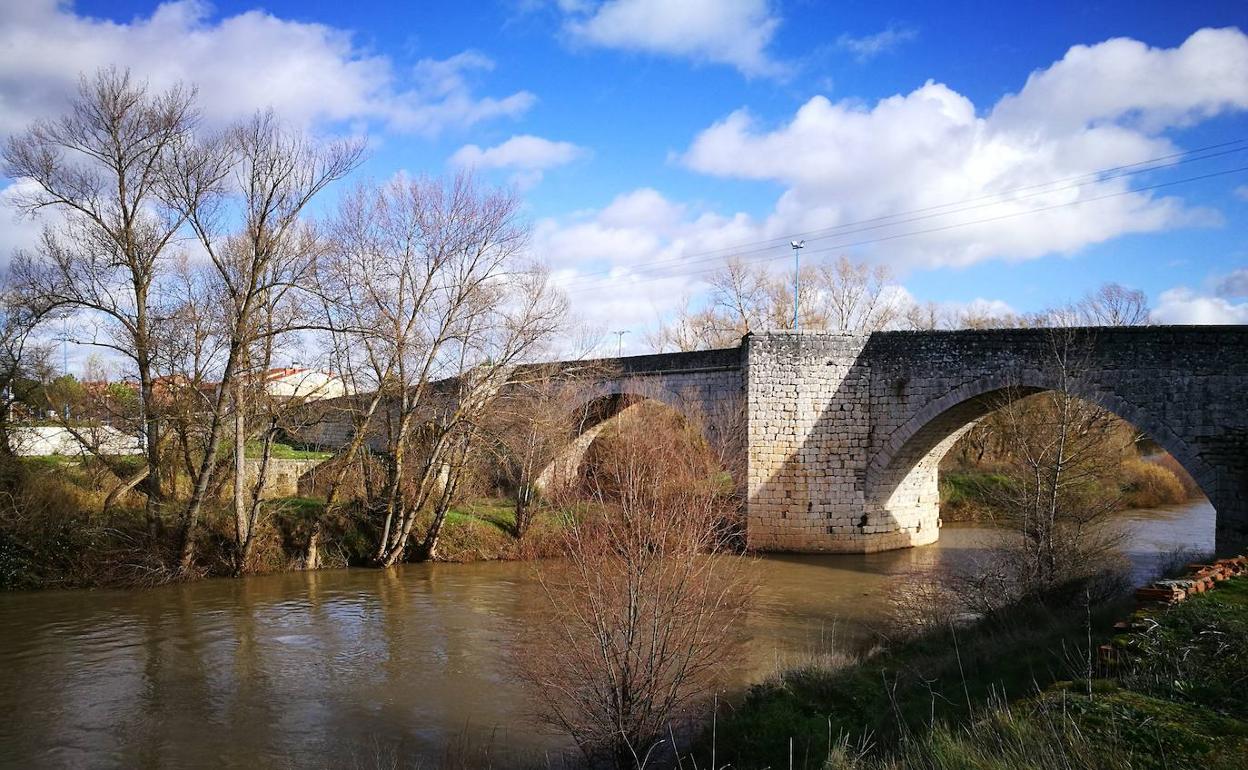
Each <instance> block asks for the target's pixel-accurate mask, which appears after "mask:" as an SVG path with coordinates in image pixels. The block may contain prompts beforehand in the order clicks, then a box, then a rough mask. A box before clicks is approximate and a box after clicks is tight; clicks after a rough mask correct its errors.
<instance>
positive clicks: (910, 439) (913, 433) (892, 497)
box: [865, 371, 1216, 544]
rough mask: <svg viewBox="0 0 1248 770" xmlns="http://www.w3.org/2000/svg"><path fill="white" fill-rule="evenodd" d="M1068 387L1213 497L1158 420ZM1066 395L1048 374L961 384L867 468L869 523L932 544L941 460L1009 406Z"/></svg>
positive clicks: (920, 413)
mask: <svg viewBox="0 0 1248 770" xmlns="http://www.w3.org/2000/svg"><path fill="white" fill-rule="evenodd" d="M1067 386H1068V391H1069V392H1070V393H1071V395H1074V396H1076V397H1078V398H1081V399H1083V400H1085V401H1088V402H1090V403H1093V404H1095V405H1097V406H1099V407H1101V408H1102V409H1105V410H1107V411H1109V412H1112V413H1114V414H1115V415H1117V416H1118V417H1121V418H1122V419H1123V420H1126V421H1127V422H1128V423H1130V424H1131V425H1133V426H1134V427H1136V428H1137V429H1139V430H1142V431H1144V432H1145V433H1147V434H1148V435H1149V436H1150V437H1152V439H1153V440H1154V441H1156V442H1157V444H1158V445H1159V446H1161V447H1162V448H1163V449H1165V450H1166V451H1167V452H1169V453H1170V454H1171V455H1172V456H1173V457H1174V458H1175V460H1177V461H1178V462H1179V464H1180V465H1182V466H1183V467H1184V469H1186V470H1187V472H1188V473H1190V474H1191V475H1192V478H1193V479H1195V481H1196V483H1197V484H1199V485H1200V486H1201V488H1202V489H1203V490H1205V492H1206V494H1211V493H1212V491H1213V490H1214V488H1215V483H1216V474H1215V472H1214V470H1213V469H1212V468H1211V467H1210V466H1209V465H1208V464H1207V463H1206V462H1205V461H1204V460H1203V459H1202V458H1201V457H1200V455H1199V454H1198V453H1197V452H1195V451H1194V450H1193V449H1192V447H1191V446H1190V445H1189V444H1188V443H1187V442H1186V441H1184V440H1183V439H1182V438H1180V437H1179V435H1178V434H1177V433H1176V432H1175V431H1174V430H1173V429H1172V428H1171V427H1170V426H1169V425H1167V424H1165V423H1164V422H1163V421H1162V420H1161V419H1160V418H1158V417H1156V416H1153V415H1150V414H1148V413H1147V412H1145V411H1144V410H1142V409H1140V408H1139V407H1137V406H1136V405H1135V404H1132V403H1131V402H1129V401H1127V400H1125V399H1123V398H1122V397H1121V396H1119V395H1118V394H1116V393H1114V392H1113V391H1112V390H1109V389H1106V388H1102V387H1097V386H1095V385H1091V384H1089V383H1088V382H1086V381H1076V382H1075V383H1074V384H1073V387H1071V386H1070V383H1068V384H1067ZM1061 387H1062V386H1061V383H1060V382H1059V381H1058V379H1057V378H1056V377H1055V376H1051V375H1047V374H1045V373H1043V372H1038V371H1026V372H1022V373H1018V372H1015V373H1010V374H997V375H992V376H988V377H983V378H980V379H977V380H973V381H971V382H967V383H964V384H963V385H960V386H959V387H957V388H954V389H952V390H950V391H949V392H947V393H945V394H944V395H942V396H940V397H939V398H936V399H933V400H932V401H929V402H928V403H926V404H925V405H923V406H922V407H920V408H919V409H918V410H917V411H916V412H915V413H914V414H913V415H912V416H911V417H910V418H909V419H908V420H906V421H905V422H904V423H902V424H901V425H900V426H899V427H897V428H896V429H895V430H893V431H892V433H890V434H889V436H888V437H887V438H886V439H885V440H884V441H883V442H882V445H881V447H880V450H879V451H878V452H876V453H875V454H874V456H873V457H872V458H871V460H870V462H869V463H868V465H867V468H866V473H865V491H866V495H865V503H866V514H867V518H868V519H869V520H875V521H879V522H880V523H881V524H886V525H892V526H898V527H900V528H902V529H906V530H909V531H912V532H924V531H927V532H930V533H931V535H930V537H922V538H919V540H921V541H922V542H932V541H934V540H935V539H936V529H937V526H938V521H939V516H940V491H939V484H938V473H939V464H940V461H941V459H942V458H943V457H944V456H945V455H946V454H947V453H948V452H949V450H950V449H951V448H952V447H953V445H954V444H955V443H956V442H957V440H958V439H959V438H961V437H962V435H963V434H965V433H966V431H968V430H970V428H971V427H972V426H974V424H975V423H976V422H977V421H978V420H980V419H982V418H983V417H984V416H985V415H987V414H988V413H989V412H991V411H993V410H995V409H996V408H998V407H999V406H1001V405H1002V403H1003V402H1004V401H1012V400H1015V399H1018V398H1023V397H1026V396H1029V395H1034V394H1037V393H1043V392H1046V391H1052V390H1060V389H1061ZM1215 505H1216V503H1215ZM916 544H917V543H916Z"/></svg>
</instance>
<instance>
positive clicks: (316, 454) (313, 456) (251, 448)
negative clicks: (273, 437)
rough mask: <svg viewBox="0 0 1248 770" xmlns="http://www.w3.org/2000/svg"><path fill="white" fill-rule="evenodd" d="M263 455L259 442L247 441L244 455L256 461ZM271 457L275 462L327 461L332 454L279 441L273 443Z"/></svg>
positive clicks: (262, 445)
mask: <svg viewBox="0 0 1248 770" xmlns="http://www.w3.org/2000/svg"><path fill="white" fill-rule="evenodd" d="M263 453H264V444H262V443H261V442H259V441H248V442H247V445H246V448H245V454H246V455H247V457H249V458H256V459H258V458H259V457H260V456H261V455H262V454H263ZM272 456H273V458H274V459H275V460H328V459H329V458H331V457H333V456H334V454H333V452H320V451H316V450H312V449H299V448H298V447H294V446H291V445H290V444H283V443H281V442H280V441H275V442H273V450H272Z"/></svg>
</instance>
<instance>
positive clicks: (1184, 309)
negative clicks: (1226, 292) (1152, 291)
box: [1152, 286, 1248, 324]
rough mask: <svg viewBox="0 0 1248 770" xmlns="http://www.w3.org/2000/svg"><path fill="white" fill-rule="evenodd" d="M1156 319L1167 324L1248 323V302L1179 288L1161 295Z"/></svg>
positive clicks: (1155, 315) (1155, 320)
mask: <svg viewBox="0 0 1248 770" xmlns="http://www.w3.org/2000/svg"><path fill="white" fill-rule="evenodd" d="M1152 320H1153V321H1154V322H1155V323H1164V324H1248V301H1244V302H1232V301H1231V300H1230V299H1227V298H1226V297H1214V296H1210V295H1207V294H1199V293H1197V292H1195V291H1193V290H1192V289H1189V288H1187V287H1186V286H1179V287H1176V288H1173V289H1169V290H1167V291H1163V292H1162V293H1161V296H1160V297H1159V298H1158V301H1157V306H1156V307H1155V308H1153V313H1152Z"/></svg>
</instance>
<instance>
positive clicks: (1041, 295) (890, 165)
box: [0, 0, 1248, 349]
mask: <svg viewBox="0 0 1248 770" xmlns="http://www.w3.org/2000/svg"><path fill="white" fill-rule="evenodd" d="M6 5H12V6H14V7H5V8H2V9H0V50H4V51H7V53H0V132H3V133H9V132H11V131H13V130H17V128H18V127H20V125H22V124H23V123H24V122H25V121H28V120H30V119H34V118H37V117H41V116H43V115H45V114H49V113H52V112H55V110H56V109H57V108H58V107H59V106H60V105H61V104H63V100H64V98H65V95H66V94H68V93H69V92H70V90H71V89H72V86H73V82H74V78H75V77H76V74H77V72H79V71H90V70H92V69H94V68H95V67H97V66H100V65H101V64H108V63H117V64H121V65H123V66H129V67H131V68H132V69H134V70H135V71H136V72H137V73H138V74H141V75H143V76H145V77H148V78H149V79H151V80H152V81H153V83H155V84H158V85H159V84H163V83H164V82H166V81H171V80H172V79H176V78H186V79H194V80H196V81H197V82H199V83H200V87H201V95H202V96H203V100H204V102H205V110H206V111H207V112H209V113H210V114H213V115H216V116H218V117H220V118H221V119H222V120H225V119H229V118H230V117H234V116H235V115H232V114H230V113H245V112H247V111H250V110H253V109H256V108H257V107H261V106H266V105H268V104H272V105H274V106H275V107H276V108H277V109H278V110H279V112H280V113H281V114H282V115H284V116H286V117H287V118H288V119H289V120H291V121H292V122H294V123H298V124H301V125H303V126H304V127H305V128H307V129H309V130H311V131H315V132H318V133H324V134H332V133H344V132H361V133H367V134H368V136H369V138H370V142H371V144H372V152H371V154H370V159H369V161H368V163H367V164H366V166H365V167H364V168H363V169H361V172H360V173H361V174H362V175H366V176H374V177H379V178H384V177H387V176H389V175H391V174H393V173H394V172H396V171H399V170H404V171H407V172H409V173H421V172H428V173H448V172H453V171H454V170H455V169H457V168H459V167H464V166H475V167H476V168H477V169H478V173H480V174H482V175H483V176H484V177H485V178H486V179H488V180H490V181H493V182H497V183H500V184H513V185H515V186H516V187H517V189H518V190H519V192H520V194H521V195H522V196H523V198H524V200H525V205H526V210H527V212H528V214H529V215H530V216H531V218H532V219H533V222H534V225H535V237H534V243H533V249H534V254H535V256H536V257H538V258H540V259H543V260H544V261H546V262H548V263H549V264H550V265H551V266H552V269H553V270H554V271H555V275H556V277H557V278H558V279H559V280H561V281H563V282H565V283H566V285H567V286H569V287H570V288H571V289H572V299H573V302H574V305H575V306H576V307H577V309H578V310H579V311H580V312H581V313H582V314H583V315H584V316H586V317H587V318H589V319H590V320H591V321H592V322H595V323H599V324H609V325H610V327H611V328H630V329H633V330H635V331H636V332H637V333H636V334H634V335H632V336H631V338H630V339H632V341H633V342H632V344H633V345H634V346H635V348H634V349H640V347H641V346H642V343H641V339H642V337H643V336H644V335H643V334H642V332H643V331H644V330H645V329H646V328H647V327H650V326H653V324H654V323H655V322H656V320H657V319H658V318H660V317H663V316H665V315H667V314H670V313H671V312H672V310H673V309H674V308H675V307H677V306H678V305H679V304H680V302H681V301H682V300H683V299H685V298H687V299H689V301H690V302H692V303H693V304H695V305H696V304H697V303H698V302H699V301H700V298H701V297H702V292H703V291H704V289H703V287H702V285H701V282H700V280H699V271H702V272H705V271H706V270H707V269H709V268H711V267H713V266H714V265H713V264H712V263H711V262H708V261H707V259H705V258H704V257H699V255H702V254H705V253H706V252H708V251H710V250H712V249H715V250H723V251H722V253H728V252H730V251H732V250H733V247H735V246H739V245H743V244H758V243H761V242H767V243H768V244H771V249H772V250H770V251H767V250H762V251H757V252H753V255H754V257H755V258H761V257H764V256H769V255H772V254H774V255H776V256H777V257H778V258H779V259H778V260H777V262H776V263H775V264H776V265H777V268H780V267H782V266H783V265H784V264H785V261H784V260H785V259H786V257H787V249H786V248H785V247H784V244H785V243H786V242H787V236H788V235H790V234H792V233H794V232H806V231H812V230H816V229H821V228H828V227H836V226H842V227H844V226H845V225H846V224H847V223H852V222H855V221H861V220H865V219H875V218H877V217H881V216H890V215H896V214H898V213H899V212H903V211H908V210H913V209H920V208H924V209H926V208H928V207H930V206H934V205H942V204H953V203H957V202H958V201H964V200H968V199H981V198H982V197H983V196H985V195H996V194H998V193H1001V192H1002V191H1006V190H1011V189H1015V188H1017V187H1022V186H1027V185H1035V184H1039V183H1044V182H1049V181H1051V180H1054V179H1066V178H1071V177H1074V176H1077V175H1082V174H1087V173H1089V172H1092V171H1095V170H1098V169H1101V168H1106V167H1110V166H1117V165H1123V164H1128V163H1138V162H1140V161H1144V160H1147V159H1150V158H1154V157H1158V156H1160V155H1168V154H1173V153H1177V152H1183V151H1187V150H1192V149H1195V148H1200V147H1206V146H1209V145H1214V144H1219V143H1225V142H1232V141H1235V140H1240V139H1245V140H1248V36H1245V35H1244V33H1243V32H1241V31H1240V29H1241V28H1248V12H1246V11H1245V7H1244V4H1243V3H1242V2H1224V3H1218V2H1210V3H1172V2H1138V1H1137V2H1130V3H1126V2H1124V3H1086V2H1085V3H1048V4H1022V3H1013V4H984V3H960V4H959V3H944V4H940V5H933V4H927V3H915V4H913V5H910V4H892V5H890V4H883V3H842V4H838V5H836V6H833V5H832V4H828V3H819V2H801V1H789V2H768V1H767V0H716V1H715V2H710V1H709V0H683V2H682V1H678V0H664V1H663V2H659V1H658V0H607V1H606V2H596V1H594V0H561V1H560V2H541V1H540V0H499V1H498V2H480V3H440V2H406V3H399V2H390V3H372V2H353V3H341V2H316V1H309V0H304V1H303V2H280V1H278V0H268V1H267V2H216V3H213V4H212V5H208V4H205V3H197V2H187V1H185V0H184V1H183V2H174V3H166V4H163V5H161V4H158V3H153V2H86V1H81V2H77V3H56V2H53V1H52V0H31V1H30V2H27V3H22V4H20V7H17V6H18V5H19V4H17V3H12V4H6ZM1202 30H1203V32H1202ZM1123 38H1125V39H1126V40H1122V39H1123ZM1112 39H1118V40H1114V41H1113V42H1106V41H1111V40H1112ZM1077 46H1078V47H1080V48H1074V49H1073V50H1072V47H1077ZM1029 77H1031V79H1032V80H1031V82H1030V83H1029ZM1011 95H1013V96H1011ZM3 113H7V116H6V115H4V114H3ZM1228 149H1234V150H1235V151H1234V152H1224V154H1220V155H1218V156H1217V157H1211V158H1208V159H1206V160H1201V161H1193V162H1189V163H1183V164H1180V165H1176V166H1172V167H1167V168H1162V169H1158V170H1156V171H1153V172H1150V173H1147V174H1139V175H1133V176H1131V177H1129V178H1127V179H1123V180H1117V181H1115V180H1101V181H1095V182H1094V183H1093V184H1088V185H1086V186H1083V187H1080V188H1077V189H1073V190H1055V191H1051V194H1049V195H1044V196H1034V197H1032V198H1028V199H1025V200H1021V201H1020V200H1012V201H1009V202H1006V203H1001V204H1000V205H999V206H994V207H986V208H977V209H973V210H970V211H969V212H968V213H964V214H953V215H949V216H948V217H944V218H931V219H926V220H923V221H922V222H920V223H916V224H913V225H897V226H894V227H892V228H884V229H877V230H873V231H871V232H870V233H868V234H857V235H854V234H849V235H844V234H835V235H833V236H832V237H826V238H823V239H820V238H809V239H808V243H809V246H808V252H809V258H810V259H818V258H820V257H821V256H830V255H833V254H836V253H841V252H844V253H849V254H850V255H851V256H854V257H855V258H860V259H865V260H869V261H878V262H884V263H886V264H889V265H890V266H891V267H892V268H893V270H894V272H895V274H896V276H897V280H898V281H899V283H900V284H902V285H903V286H904V287H905V289H906V291H908V292H909V294H910V295H912V296H913V297H914V298H916V299H917V300H920V301H927V300H933V301H937V302H942V303H948V304H949V305H950V307H955V306H959V305H961V304H965V303H969V302H973V301H981V302H991V303H993V306H994V307H1007V306H1008V307H1009V308H1011V309H1014V310H1017V311H1029V310H1038V309H1041V308H1043V307H1045V306H1047V305H1052V304H1058V303H1062V302H1065V301H1067V300H1070V299H1072V298H1076V297H1078V296H1079V295H1081V294H1083V293H1084V292H1086V291H1088V290H1090V289H1093V288H1095V287H1096V286H1097V285H1098V284H1100V283H1101V282H1104V281H1110V280H1113V281H1118V282H1121V283H1124V284H1127V285H1130V286H1133V287H1137V288H1140V289H1143V290H1144V291H1146V292H1147V293H1148V294H1149V296H1150V299H1151V300H1152V302H1153V305H1154V307H1155V308H1156V309H1157V311H1158V318H1159V320H1164V321H1169V322H1223V323H1227V322H1238V323H1248V297H1246V296H1245V294H1248V271H1244V268H1245V267H1248V237H1246V236H1248V225H1246V224H1245V223H1246V222H1248V217H1246V216H1245V215H1246V214H1248V173H1246V172H1238V173H1232V174H1227V173H1224V172H1226V171H1227V170H1229V169H1233V168H1236V167H1242V166H1248V144H1245V145H1244V146H1243V147H1242V148H1240V147H1238V146H1236V147H1234V148H1228ZM1206 174H1219V175H1218V176H1214V177H1211V178H1209V179H1205V180H1203V181H1199V182H1193V183H1184V184H1176V185H1173V186H1170V187H1164V188H1160V189H1156V190H1151V191H1141V192H1135V193H1131V192H1130V190H1131V189H1132V188H1136V189H1138V188H1139V187H1141V186H1152V185H1157V184H1164V183H1168V182H1172V181H1175V180H1180V179H1183V178H1186V177H1189V176H1197V175H1206ZM6 184H8V182H6ZM1072 196H1073V197H1072ZM3 198H4V192H3V191H0V201H2V200H3ZM1087 198H1104V200H1094V201H1086V199H1087ZM1077 199H1084V200H1085V201H1086V202H1084V203H1076V202H1074V201H1075V200H1077ZM330 202H332V195H331V198H330V200H327V201H326V203H330ZM1029 207H1053V208H1052V209H1050V210H1046V211H1042V212H1039V213H1028V211H1027V210H1028V208H1029ZM1002 214H1007V215H1009V216H1006V217H1005V218H1004V219H1001V220H999V221H996V222H992V223H986V224H980V225H969V226H965V227H956V228H952V229H950V230H948V231H945V232H943V233H938V234H927V235H919V236H914V237H909V236H907V237H898V238H895V239H892V240H889V241H887V242H880V243H874V244H865V245H862V246H859V247H853V248H848V247H846V248H842V246H843V245H844V244H846V243H850V242H854V241H857V240H863V239H867V238H870V237H874V236H889V235H894V234H901V233H904V232H906V231H909V230H914V229H917V228H926V227H931V226H939V225H945V224H953V223H958V222H961V221H965V220H969V219H974V218H977V217H981V216H982V217H994V216H998V215H1002ZM6 229H7V234H4V235H0V248H3V249H11V248H13V247H14V246H20V245H22V244H23V243H26V242H28V240H29V238H30V237H31V233H32V232H33V231H32V227H31V225H30V223H18V224H15V225H13V226H12V227H8V228H6ZM851 229H852V228H851ZM821 249H822V253H820V251H821ZM716 253H721V252H718V251H717V252H716ZM658 262H661V263H662V264H663V265H664V268H663V269H662V270H661V272H659V273H658V274H657V275H656V272H655V271H656V267H655V264H656V263H658ZM608 271H609V273H610V280H607V279H606V278H605V277H604V275H603V274H604V273H606V272H608ZM1237 271H1240V272H1237ZM587 273H588V274H589V275H588V277H587V276H586V274H587Z"/></svg>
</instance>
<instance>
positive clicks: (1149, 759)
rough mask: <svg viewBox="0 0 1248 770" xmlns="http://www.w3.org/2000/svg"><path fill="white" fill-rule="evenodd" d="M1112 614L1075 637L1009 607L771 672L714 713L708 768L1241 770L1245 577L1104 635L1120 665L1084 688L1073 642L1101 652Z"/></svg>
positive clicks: (1046, 616)
mask: <svg viewBox="0 0 1248 770" xmlns="http://www.w3.org/2000/svg"><path fill="white" fill-rule="evenodd" d="M1122 614H1123V608H1121V607H1104V608H1101V609H1100V610H1099V611H1096V612H1094V613H1093V615H1092V618H1091V623H1090V625H1089V624H1088V623H1087V622H1086V618H1085V617H1084V614H1083V612H1080V611H1077V610H1075V611H1066V612H1062V611H1056V610H1043V609H1038V608H1031V609H1027V608H1020V609H1017V610H1015V611H1013V612H1011V613H1008V614H1007V615H1006V616H1002V617H1000V618H995V619H992V620H986V621H984V622H981V623H979V624H976V625H974V626H971V627H968V628H964V629H961V630H959V631H958V632H957V633H956V634H955V633H952V632H950V631H943V632H939V633H935V634H929V635H926V636H923V637H920V638H917V639H913V640H910V641H907V642H903V643H901V644H896V645H893V646H890V647H887V648H885V649H884V650H883V651H882V652H880V653H879V654H877V655H875V656H873V657H870V658H868V659H866V660H863V661H860V662H858V663H856V664H853V665H849V666H847V667H844V668H840V669H826V668H819V667H816V666H810V667H806V668H801V669H796V670H791V671H787V672H785V673H783V674H781V675H779V676H777V677H775V678H774V679H772V680H770V681H768V682H766V683H764V684H761V685H758V686H755V687H754V688H753V689H752V690H751V691H750V693H749V694H748V695H747V697H746V698H745V700H744V701H743V702H742V703H740V704H738V705H737V707H736V708H735V709H734V710H733V711H731V712H730V713H728V714H727V715H726V716H723V715H721V718H720V722H719V724H718V726H717V741H716V743H717V754H718V759H719V762H720V763H721V764H722V763H724V762H725V761H726V762H729V763H731V765H732V766H733V767H734V768H756V767H760V768H761V767H788V766H789V761H790V751H792V757H793V765H792V766H793V767H799V768H800V767H833V768H835V767H845V768H908V767H931V768H1013V767H1020V768H1031V767H1035V768H1047V767H1071V768H1102V767H1105V768H1117V767H1121V768H1157V769H1158V770H1161V769H1162V768H1185V767H1192V768H1197V767H1210V768H1232V767H1236V768H1239V767H1248V721H1245V720H1248V698H1246V697H1245V696H1244V694H1243V692H1244V688H1245V686H1246V685H1248V578H1239V579H1236V580H1234V581H1229V582H1227V583H1224V584H1221V585H1220V586H1219V588H1218V590H1216V591H1213V592H1211V593H1207V594H1203V595H1199V596H1197V597H1195V598H1193V599H1191V600H1189V601H1188V602H1185V603H1183V604H1181V605H1178V606H1177V607H1174V608H1172V609H1169V610H1166V611H1163V612H1161V613H1160V614H1157V616H1156V617H1155V618H1154V621H1155V622H1154V623H1150V624H1149V630H1147V631H1139V632H1135V633H1132V634H1130V635H1127V636H1123V637H1118V638H1117V639H1115V644H1116V645H1117V646H1118V647H1119V648H1120V649H1122V650H1123V651H1124V653H1125V655H1126V657H1125V660H1126V663H1124V664H1123V665H1122V666H1121V667H1120V668H1118V669H1116V670H1107V669H1105V668H1104V667H1102V666H1099V665H1098V666H1096V667H1095V668H1094V671H1095V673H1094V675H1093V676H1094V678H1093V679H1091V680H1089V679H1087V678H1086V676H1085V674H1084V672H1085V671H1086V669H1084V665H1085V664H1084V661H1086V659H1087V657H1086V656H1087V650H1088V648H1089V633H1090V634H1091V642H1092V646H1096V645H1099V644H1102V643H1104V642H1106V641H1108V640H1109V639H1110V638H1111V633H1112V631H1111V629H1110V621H1111V620H1112V619H1113V618H1114V617H1121V616H1122ZM955 641H956V644H955ZM704 743H705V741H704ZM863 747H866V749H865V750H864V749H863ZM706 751H707V749H706V747H705V745H704V746H703V747H702V749H701V750H700V752H699V753H703V754H705V753H706ZM825 760H826V761H827V764H826V765H825Z"/></svg>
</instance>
